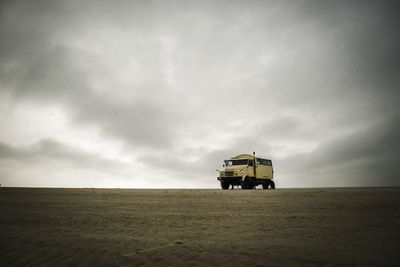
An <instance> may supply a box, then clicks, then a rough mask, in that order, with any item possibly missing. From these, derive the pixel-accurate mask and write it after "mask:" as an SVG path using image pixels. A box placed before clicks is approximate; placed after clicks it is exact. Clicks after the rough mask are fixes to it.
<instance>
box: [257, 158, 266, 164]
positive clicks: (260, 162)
mask: <svg viewBox="0 0 400 267" xmlns="http://www.w3.org/2000/svg"><path fill="white" fill-rule="evenodd" d="M257 164H261V165H268V164H267V160H266V159H260V158H257Z"/></svg>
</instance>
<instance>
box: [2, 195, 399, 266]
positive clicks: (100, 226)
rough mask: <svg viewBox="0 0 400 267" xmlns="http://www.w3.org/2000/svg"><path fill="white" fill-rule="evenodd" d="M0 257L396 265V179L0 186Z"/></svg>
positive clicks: (53, 261)
mask: <svg viewBox="0 0 400 267" xmlns="http://www.w3.org/2000/svg"><path fill="white" fill-rule="evenodd" d="M0 227H1V230H0V231H1V235H0V266H142V265H143V266H188V265H193V266H196V265H197V266H399V265H400V188H368V189H367V188H350V189H277V190H249V191H246V190H228V191H222V190H102V189H23V188H19V189H17V188H0Z"/></svg>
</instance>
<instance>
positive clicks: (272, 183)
mask: <svg viewBox="0 0 400 267" xmlns="http://www.w3.org/2000/svg"><path fill="white" fill-rule="evenodd" d="M271 189H275V182H274V181H272V180H271Z"/></svg>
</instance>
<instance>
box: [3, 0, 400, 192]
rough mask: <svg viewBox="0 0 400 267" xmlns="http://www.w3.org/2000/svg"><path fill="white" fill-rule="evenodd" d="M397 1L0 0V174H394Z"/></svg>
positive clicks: (135, 181)
mask: <svg viewBox="0 0 400 267" xmlns="http://www.w3.org/2000/svg"><path fill="white" fill-rule="evenodd" d="M399 11H400V9H399V4H398V1H150V0H149V1H2V2H1V4H0V40H1V41H0V183H1V184H2V185H7V186H60V187H64V186H65V187H161V188H163V187H200V188H213V187H218V186H219V185H218V183H217V181H216V172H215V169H216V168H220V167H221V164H222V161H223V160H224V159H226V158H229V157H230V156H233V155H236V154H242V153H251V152H252V151H256V152H257V154H259V155H263V156H265V157H268V158H271V159H272V160H273V163H274V168H275V175H276V183H277V185H278V187H309V186H373V185H380V186H390V185H400V182H399V177H398V173H399V172H400V167H399V166H400V164H399V161H400V156H399V152H398V150H399V149H400V142H399V141H398V138H399V137H400V107H399V104H400V103H399V99H400V93H399V88H400V75H399V74H400V73H399V72H400V35H399V29H400V19H399V16H398V14H399Z"/></svg>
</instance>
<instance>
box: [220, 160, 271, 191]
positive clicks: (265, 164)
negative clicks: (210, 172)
mask: <svg viewBox="0 0 400 267" xmlns="http://www.w3.org/2000/svg"><path fill="white" fill-rule="evenodd" d="M223 167H224V170H222V171H218V170H217V171H218V172H219V176H218V177H217V180H218V181H220V183H221V188H222V189H224V190H226V189H229V187H230V186H232V188H233V186H235V185H236V186H239V185H240V187H241V188H242V189H253V188H255V187H256V186H257V185H262V187H263V189H269V188H271V189H275V182H274V181H273V178H274V169H273V167H272V161H271V160H270V159H266V158H263V157H256V156H255V154H254V153H253V155H250V154H241V155H238V156H235V157H231V158H230V159H229V160H225V161H224V165H223Z"/></svg>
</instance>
